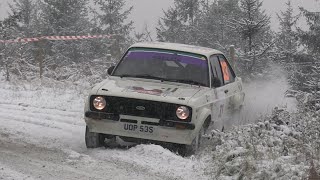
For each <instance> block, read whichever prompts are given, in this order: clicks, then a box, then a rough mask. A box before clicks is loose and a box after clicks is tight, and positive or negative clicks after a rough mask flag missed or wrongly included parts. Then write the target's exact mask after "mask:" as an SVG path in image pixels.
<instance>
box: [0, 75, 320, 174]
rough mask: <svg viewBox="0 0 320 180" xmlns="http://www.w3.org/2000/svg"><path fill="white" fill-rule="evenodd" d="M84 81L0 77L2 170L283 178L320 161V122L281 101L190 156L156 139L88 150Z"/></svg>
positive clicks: (304, 171) (305, 171)
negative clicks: (267, 113) (155, 142)
mask: <svg viewBox="0 0 320 180" xmlns="http://www.w3.org/2000/svg"><path fill="white" fill-rule="evenodd" d="M257 87H258V86H257ZM85 89H86V88H85V87H80V86H76V85H73V84H71V83H70V84H68V83H58V82H56V83H54V82H51V83H48V81H46V80H43V81H42V85H41V83H40V82H37V81H36V82H32V83H23V82H21V83H19V84H13V83H8V82H4V80H3V79H2V80H1V83H0V124H1V126H0V152H1V153H0V178H2V179H15V180H17V179H226V180H229V179H283V180H285V179H302V178H306V177H308V176H309V171H310V165H311V162H313V163H314V166H315V168H316V167H320V161H319V156H317V157H316V156H314V155H316V153H318V155H319V152H318V151H317V150H318V147H319V142H318V141H319V138H317V139H315V138H314V137H312V136H314V135H316V134H315V133H316V131H317V130H319V129H316V128H319V127H320V126H319V122H317V121H312V118H311V117H300V116H298V115H297V114H294V113H288V112H286V111H282V110H281V109H280V110H279V109H278V110H276V111H273V114H271V115H270V116H269V117H267V118H265V119H264V120H263V121H262V122H260V123H255V124H254V125H245V126H243V127H239V128H236V129H235V130H233V131H231V132H227V133H222V132H213V134H212V136H211V135H208V137H210V139H208V140H207V141H206V144H207V148H204V150H203V151H201V152H200V153H199V154H197V155H196V156H192V157H188V158H183V157H181V156H179V155H177V154H175V153H173V152H170V151H169V150H166V149H164V148H163V147H161V146H157V145H137V146H135V147H132V148H129V149H126V148H123V149H121V148H120V149H119V148H115V149H105V148H101V149H96V150H87V149H86V147H85V144H84V130H85V123H84V121H83V112H82V109H83V104H84V97H85V94H86V90H85ZM87 89H88V87H87ZM252 98H253V97H252ZM270 111H271V109H270ZM255 117H257V116H255ZM299 118H303V120H304V121H303V122H305V123H301V121H298V120H299ZM308 118H310V119H311V120H310V119H308ZM264 121H265V122H264ZM286 123H288V124H289V125H286ZM302 125H303V126H302ZM302 127H305V128H302ZM315 127H316V128H315ZM318 132H319V131H318ZM317 143H318V144H317ZM318 169H319V168H318Z"/></svg>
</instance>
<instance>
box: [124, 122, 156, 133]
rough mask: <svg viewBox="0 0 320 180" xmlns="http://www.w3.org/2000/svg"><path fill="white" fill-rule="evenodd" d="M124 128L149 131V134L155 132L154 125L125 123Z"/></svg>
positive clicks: (139, 131)
mask: <svg viewBox="0 0 320 180" xmlns="http://www.w3.org/2000/svg"><path fill="white" fill-rule="evenodd" d="M123 129H124V130H125V131H130V132H138V133H148V134H153V132H154V127H153V126H148V125H138V124H128V123H125V124H123Z"/></svg>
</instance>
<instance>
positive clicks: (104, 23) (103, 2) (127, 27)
mask: <svg viewBox="0 0 320 180" xmlns="http://www.w3.org/2000/svg"><path fill="white" fill-rule="evenodd" d="M94 2H95V5H96V6H97V8H98V10H97V11H94V15H95V18H94V21H95V24H94V26H95V27H96V28H94V29H93V30H92V33H95V34H115V35H116V40H115V41H113V42H112V43H111V47H108V46H101V48H102V49H101V51H103V52H106V53H107V51H106V49H109V48H110V53H111V54H112V56H114V57H115V58H116V59H119V58H120V56H121V55H122V53H123V51H124V50H125V49H126V48H127V47H128V46H129V45H130V44H131V43H132V41H133V40H132V38H131V37H130V33H131V30H132V29H133V27H132V25H133V21H129V22H126V21H127V20H128V16H129V15H130V13H131V11H132V9H133V7H130V8H129V9H127V10H123V9H124V6H125V1H124V0H94Z"/></svg>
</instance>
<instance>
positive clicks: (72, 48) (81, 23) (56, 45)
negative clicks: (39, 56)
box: [39, 0, 90, 69]
mask: <svg viewBox="0 0 320 180" xmlns="http://www.w3.org/2000/svg"><path fill="white" fill-rule="evenodd" d="M87 3H88V0H42V1H41V3H40V7H41V13H40V17H39V21H40V22H41V23H40V24H39V26H40V32H41V35H44V36H46V35H55V36H74V35H86V34H88V33H89V32H90V29H89V21H88V17H87V16H88V11H87ZM41 46H43V45H41ZM45 49H46V54H47V57H46V59H47V61H48V62H47V65H49V66H51V68H53V69H54V68H55V67H58V66H64V65H70V64H72V63H79V62H82V61H84V60H85V59H86V58H87V57H86V56H87V55H88V51H87V50H88V48H87V42H86V41H50V42H47V46H46V47H45Z"/></svg>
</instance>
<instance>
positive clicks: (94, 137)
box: [85, 126, 105, 148]
mask: <svg viewBox="0 0 320 180" xmlns="http://www.w3.org/2000/svg"><path fill="white" fill-rule="evenodd" d="M104 140H105V138H104V135H103V134H100V133H94V132H90V130H89V128H88V126H86V134H85V141H86V146H87V148H98V147H102V146H104Z"/></svg>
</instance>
